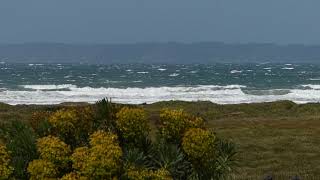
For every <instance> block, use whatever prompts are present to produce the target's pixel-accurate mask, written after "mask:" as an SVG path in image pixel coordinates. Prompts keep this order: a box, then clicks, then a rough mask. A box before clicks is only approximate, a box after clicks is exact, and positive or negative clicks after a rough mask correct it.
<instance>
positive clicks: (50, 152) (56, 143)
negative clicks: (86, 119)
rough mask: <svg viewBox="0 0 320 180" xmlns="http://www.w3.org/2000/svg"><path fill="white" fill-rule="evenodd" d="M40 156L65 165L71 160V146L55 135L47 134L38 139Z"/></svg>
mask: <svg viewBox="0 0 320 180" xmlns="http://www.w3.org/2000/svg"><path fill="white" fill-rule="evenodd" d="M37 149H38V152H39V154H40V157H41V158H42V159H44V160H48V161H51V162H53V163H55V164H59V166H61V167H63V166H64V165H66V163H67V162H68V160H69V155H70V154H71V150H70V147H69V146H68V145H67V144H66V143H64V142H63V141H61V140H60V139H59V138H57V137H54V136H47V137H43V138H40V139H38V140H37Z"/></svg>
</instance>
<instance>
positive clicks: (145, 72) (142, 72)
mask: <svg viewBox="0 0 320 180" xmlns="http://www.w3.org/2000/svg"><path fill="white" fill-rule="evenodd" d="M137 73H138V74H148V73H149V72H147V71H140V72H137Z"/></svg>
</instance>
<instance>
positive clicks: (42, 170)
mask: <svg viewBox="0 0 320 180" xmlns="http://www.w3.org/2000/svg"><path fill="white" fill-rule="evenodd" d="M28 172H29V173H30V179H31V180H42V179H51V178H52V179H54V178H56V177H57V175H58V170H57V168H56V166H55V165H54V164H53V163H52V162H50V161H47V160H43V159H38V160H33V161H32V162H30V163H29V165H28Z"/></svg>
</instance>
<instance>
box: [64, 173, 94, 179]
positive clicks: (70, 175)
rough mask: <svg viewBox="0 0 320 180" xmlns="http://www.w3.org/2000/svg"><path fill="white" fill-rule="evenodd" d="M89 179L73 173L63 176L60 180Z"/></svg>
mask: <svg viewBox="0 0 320 180" xmlns="http://www.w3.org/2000/svg"><path fill="white" fill-rule="evenodd" d="M87 179H89V178H87V177H84V176H80V175H79V174H77V173H75V172H71V173H69V174H66V175H64V176H63V177H62V178H61V179H60V180H87Z"/></svg>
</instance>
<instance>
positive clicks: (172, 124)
mask: <svg viewBox="0 0 320 180" xmlns="http://www.w3.org/2000/svg"><path fill="white" fill-rule="evenodd" d="M203 125H204V121H203V119H202V118H199V117H194V116H191V115H189V114H187V113H185V112H184V111H183V110H169V109H163V110H162V112H161V113H160V134H161V136H162V137H164V138H165V139H166V140H168V141H173V142H179V141H180V140H181V138H182V136H183V134H184V132H185V131H186V130H187V129H189V128H199V127H203Z"/></svg>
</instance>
